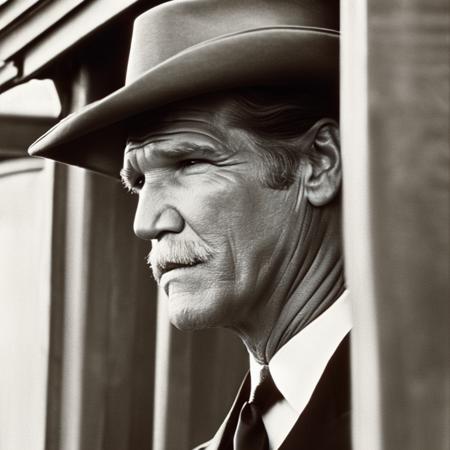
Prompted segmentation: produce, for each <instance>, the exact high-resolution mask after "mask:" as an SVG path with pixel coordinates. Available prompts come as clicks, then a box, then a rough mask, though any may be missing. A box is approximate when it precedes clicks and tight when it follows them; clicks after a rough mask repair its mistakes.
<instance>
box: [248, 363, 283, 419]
mask: <svg viewBox="0 0 450 450" xmlns="http://www.w3.org/2000/svg"><path fill="white" fill-rule="evenodd" d="M280 398H281V393H280V391H279V390H278V389H277V387H276V385H275V383H274V381H273V378H272V375H271V374H270V371H269V366H263V368H262V369H261V374H260V381H259V383H258V385H257V386H256V389H255V392H254V393H253V395H252V397H251V398H250V403H253V404H254V405H255V406H256V407H257V408H258V410H259V411H260V412H261V413H264V412H265V411H267V410H268V409H269V408H270V407H271V406H272V405H274V404H275V403H276V402H277V401H278V400H279V399H280Z"/></svg>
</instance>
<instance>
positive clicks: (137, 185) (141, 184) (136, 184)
mask: <svg viewBox="0 0 450 450" xmlns="http://www.w3.org/2000/svg"><path fill="white" fill-rule="evenodd" d="M144 184H145V176H144V175H141V176H139V177H137V178H136V180H135V181H134V183H133V189H134V190H136V191H140V190H141V189H142V188H143V187H144Z"/></svg>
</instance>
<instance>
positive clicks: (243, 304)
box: [122, 100, 303, 329]
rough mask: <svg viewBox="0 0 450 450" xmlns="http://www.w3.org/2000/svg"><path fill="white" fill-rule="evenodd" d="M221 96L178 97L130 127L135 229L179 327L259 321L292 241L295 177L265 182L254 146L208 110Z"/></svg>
mask: <svg viewBox="0 0 450 450" xmlns="http://www.w3.org/2000/svg"><path fill="white" fill-rule="evenodd" d="M223 102H224V101H223V100H222V101H221V102H219V101H215V102H214V101H212V102H197V103H196V102H193V101H191V102H185V103H182V104H179V105H178V106H177V107H176V108H173V109H171V110H170V111H169V112H167V113H164V114H163V116H162V117H160V118H158V124H157V125H152V126H149V127H145V126H144V128H143V129H142V130H141V132H138V133H136V134H135V135H132V136H131V137H130V143H129V145H128V146H127V149H126V152H125V157H124V169H123V171H122V176H123V178H124V179H125V182H126V184H128V185H129V186H130V187H131V188H132V189H133V190H134V191H136V192H137V193H138V195H139V203H138V208H137V211H136V217H135V223H134V228H135V233H136V234H137V236H139V237H141V238H143V239H151V241H152V254H151V257H150V260H151V263H152V269H153V273H154V275H155V278H156V279H157V281H158V283H159V284H160V286H161V287H162V288H163V289H164V291H165V293H166V295H167V297H168V302H169V314H170V319H171V321H172V323H173V324H174V325H176V326H177V327H179V328H182V329H189V328H203V327H211V326H222V327H229V328H233V329H242V328H244V329H245V328H249V327H251V325H252V323H254V324H257V323H258V321H260V320H261V318H262V317H264V315H265V313H266V311H268V310H269V309H273V305H271V304H270V302H271V301H272V300H271V298H272V296H271V293H272V292H273V291H274V290H275V288H276V287H277V284H278V283H279V282H280V280H281V279H282V277H283V273H284V270H285V269H286V267H287V265H288V263H289V258H290V256H289V255H291V253H292V250H290V248H292V246H293V243H295V242H297V241H298V236H297V233H298V230H297V228H298V227H296V226H295V220H294V221H293V220H292V219H293V216H295V215H296V214H297V212H298V210H299V209H301V207H300V205H299V202H300V203H301V202H302V201H303V199H302V195H301V187H300V185H299V183H293V185H292V186H291V187H290V188H289V189H284V190H275V189H271V188H268V187H264V186H263V185H262V184H261V181H260V177H259V175H260V171H261V170H262V169H261V163H260V159H259V157H258V156H257V154H256V153H255V152H254V151H252V150H251V149H250V148H249V143H248V141H247V140H246V139H242V136H243V135H242V132H237V130H230V129H228V130H227V129H225V130H222V127H221V126H220V125H221V124H220V122H218V121H220V117H217V116H215V115H214V113H215V112H216V111H218V109H219V108H221V107H223V106H224V104H223ZM143 134H144V135H145V136H143Z"/></svg>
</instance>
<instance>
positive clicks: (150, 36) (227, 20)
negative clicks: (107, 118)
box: [126, 0, 339, 84]
mask: <svg viewBox="0 0 450 450" xmlns="http://www.w3.org/2000/svg"><path fill="white" fill-rule="evenodd" d="M338 20H339V1H338V0H280V1H274V0H245V1H243V0H175V1H171V2H167V3H164V4H162V5H159V6H157V7H155V8H152V9H150V10H149V11H147V12H145V13H144V14H142V15H141V16H139V17H138V18H137V19H136V21H135V23H134V29H133V38H132V43H131V49H130V56H129V61H128V67H127V77H126V84H130V83H132V82H133V81H134V80H136V79H137V78H139V77H140V76H141V75H143V74H144V73H145V72H147V71H148V70H150V69H152V68H154V67H155V66H157V65H158V64H160V63H162V62H165V61H167V60H168V59H169V58H171V57H172V56H175V55H177V54H178V53H180V52H182V51H184V50H186V49H188V48H190V47H193V46H195V45H198V44H201V43H203V42H205V41H209V40H212V39H216V38H218V37H221V36H226V35H229V34H234V33H244V32H246V31H249V30H255V29H259V28H275V27H281V26H283V27H289V26H292V27H306V28H324V29H329V30H334V31H338V30H339V23H338Z"/></svg>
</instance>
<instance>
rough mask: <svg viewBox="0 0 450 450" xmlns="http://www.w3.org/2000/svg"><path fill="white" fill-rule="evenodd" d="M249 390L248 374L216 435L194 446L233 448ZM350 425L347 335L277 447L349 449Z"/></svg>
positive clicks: (213, 449)
mask: <svg viewBox="0 0 450 450" xmlns="http://www.w3.org/2000/svg"><path fill="white" fill-rule="evenodd" d="M300 381H301V380H299V382H300ZM249 393H250V375H249V374H247V376H246V377H245V379H244V381H243V383H242V385H241V387H240V389H239V392H238V395H237V397H236V399H235V401H234V403H233V406H232V407H231V410H230V412H229V413H228V415H227V417H226V418H225V420H224V422H223V423H222V425H221V426H220V428H219V430H218V431H217V433H216V434H215V436H214V437H213V438H212V439H211V440H210V441H209V442H207V443H205V444H202V445H200V446H199V447H196V448H195V449H194V450H231V449H232V441H233V435H234V430H235V428H236V423H237V420H238V417H239V413H240V410H241V408H242V405H243V403H244V402H245V401H246V400H247V399H248V397H249ZM350 428H351V427H350V338H349V335H347V337H346V338H345V339H344V340H343V341H342V342H341V344H340V345H339V347H338V348H337V350H336V352H335V353H334V355H333V357H332V358H331V360H330V361H329V362H328V365H327V367H326V368H325V371H324V373H323V375H322V377H321V378H320V380H319V383H318V385H317V387H316V389H315V390H314V393H313V396H312V397H311V400H310V401H309V403H308V405H307V406H306V408H305V410H304V411H303V413H302V414H301V415H300V417H299V419H298V420H297V422H296V424H295V425H294V427H293V428H292V430H291V431H290V433H289V435H288V436H287V438H286V439H285V441H284V442H283V444H282V445H281V447H280V450H302V449H305V450H350V449H351V438H350V437H351V430H350Z"/></svg>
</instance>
